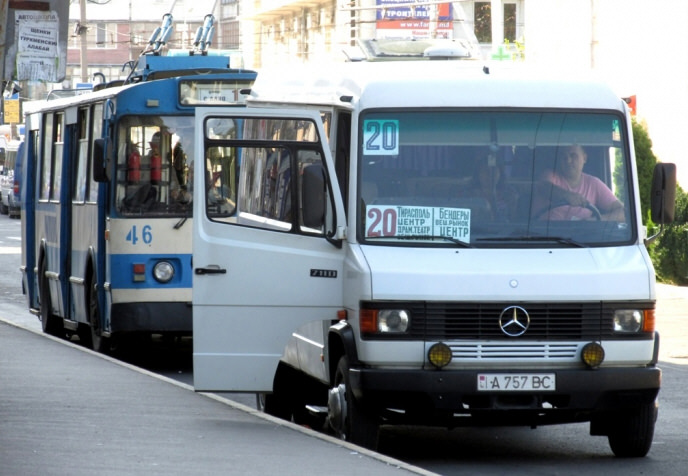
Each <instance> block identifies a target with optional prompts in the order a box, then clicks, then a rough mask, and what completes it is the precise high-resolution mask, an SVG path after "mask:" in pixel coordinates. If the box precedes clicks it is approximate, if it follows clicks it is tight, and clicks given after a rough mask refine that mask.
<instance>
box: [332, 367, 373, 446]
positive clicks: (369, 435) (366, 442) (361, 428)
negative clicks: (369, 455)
mask: <svg viewBox="0 0 688 476" xmlns="http://www.w3.org/2000/svg"><path fill="white" fill-rule="evenodd" d="M333 398H334V399H335V400H336V402H337V403H336V405H333V403H334V402H333ZM328 407H330V416H329V417H328V418H329V421H330V426H332V427H333V429H334V430H335V434H336V435H337V436H338V437H339V438H341V439H343V440H346V441H350V442H351V443H354V444H357V445H359V446H363V447H365V448H369V449H371V450H374V451H375V450H377V443H378V434H379V431H380V420H379V418H378V417H377V416H376V415H373V414H371V413H369V412H368V411H367V410H366V409H365V408H364V407H362V406H361V404H360V403H359V402H358V401H357V400H356V399H355V398H354V394H353V392H352V390H351V384H350V377H349V361H348V359H347V358H346V357H342V358H340V359H339V363H338V364H337V372H336V373H335V377H334V388H333V389H331V390H330V400H329V402H328ZM332 407H339V408H332ZM337 413H340V414H339V415H336V414H337Z"/></svg>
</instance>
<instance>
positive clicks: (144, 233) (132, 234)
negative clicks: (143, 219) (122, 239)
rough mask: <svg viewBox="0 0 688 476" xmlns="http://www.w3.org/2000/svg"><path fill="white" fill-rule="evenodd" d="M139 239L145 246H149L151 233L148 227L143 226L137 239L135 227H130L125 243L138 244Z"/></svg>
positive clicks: (151, 237)
mask: <svg viewBox="0 0 688 476" xmlns="http://www.w3.org/2000/svg"><path fill="white" fill-rule="evenodd" d="M140 239H141V240H143V242H144V243H145V244H149V243H150V242H151V241H153V233H152V232H151V226H150V225H144V227H143V228H142V230H141V237H139V234H138V231H137V229H136V225H134V226H132V227H131V229H130V230H129V233H127V241H130V242H131V244H132V245H135V244H136V243H138V242H139V240H140Z"/></svg>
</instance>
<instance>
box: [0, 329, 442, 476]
mask: <svg viewBox="0 0 688 476" xmlns="http://www.w3.org/2000/svg"><path fill="white" fill-rule="evenodd" d="M156 474H160V475H163V474H164V475H167V476H169V475H192V474H199V475H201V474H202V475H215V474H217V475H220V474H221V475H242V476H246V475H261V476H264V475H299V476H302V475H347V476H350V475H354V474H362V475H366V476H384V475H396V476H400V475H405V474H426V475H429V474H432V473H429V472H426V471H423V470H421V469H419V468H415V467H413V466H410V465H406V464H405V463H402V462H400V461H398V460H394V459H391V458H387V457H384V456H382V455H378V454H376V453H373V452H369V451H367V450H364V449H362V448H358V447H356V446H353V445H350V444H348V443H346V442H342V441H340V440H337V439H334V438H330V437H328V436H326V435H321V434H317V433H314V432H311V431H309V430H306V429H304V428H301V427H299V426H297V425H293V424H290V423H287V422H284V421H282V420H278V419H275V418H272V417H270V416H268V415H264V414H262V413H258V412H257V411H255V410H253V409H250V408H248V407H245V406H243V405H240V404H237V403H235V402H230V401H228V400H225V399H223V398H219V397H213V396H209V395H205V394H197V393H194V392H193V389H192V388H191V387H189V386H188V385H184V384H181V383H178V382H175V381H173V380H170V379H167V378H165V377H160V376H157V375H155V374H152V373H149V372H146V371H142V370H140V369H138V368H135V367H131V366H128V365H126V364H122V363H120V362H118V361H116V360H114V359H110V358H108V357H106V356H103V355H100V354H96V353H93V352H91V351H89V350H86V349H84V348H81V347H79V346H76V345H73V344H70V343H67V342H65V341H61V340H57V339H53V338H50V337H47V336H44V335H40V334H37V333H34V332H31V331H28V330H25V329H21V328H17V327H14V326H12V325H9V324H7V323H5V322H2V321H0V475H3V476H5V475H8V476H9V475H12V476H15V475H43V476H46V475H70V476H80V475H84V476H86V475H88V476H93V475H127V476H129V475H156Z"/></svg>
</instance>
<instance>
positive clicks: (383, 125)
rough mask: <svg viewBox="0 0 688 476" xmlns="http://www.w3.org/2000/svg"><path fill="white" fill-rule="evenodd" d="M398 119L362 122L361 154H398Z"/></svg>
mask: <svg viewBox="0 0 688 476" xmlns="http://www.w3.org/2000/svg"><path fill="white" fill-rule="evenodd" d="M398 154H399V121H397V120H392V119H379V120H378V119H376V120H367V121H364V122H363V155H398Z"/></svg>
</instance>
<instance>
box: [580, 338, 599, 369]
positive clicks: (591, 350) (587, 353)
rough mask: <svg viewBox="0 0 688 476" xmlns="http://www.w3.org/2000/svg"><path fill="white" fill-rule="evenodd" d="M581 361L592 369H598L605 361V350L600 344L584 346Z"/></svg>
mask: <svg viewBox="0 0 688 476" xmlns="http://www.w3.org/2000/svg"><path fill="white" fill-rule="evenodd" d="M581 360H582V361H583V363H584V364H585V365H587V366H588V367H590V368H591V369H596V368H597V367H599V366H600V365H601V364H602V361H604V349H603V348H602V344H600V343H599V342H589V343H587V344H585V345H584V346H583V350H582V351H581Z"/></svg>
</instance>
